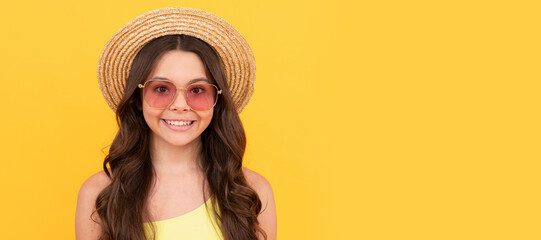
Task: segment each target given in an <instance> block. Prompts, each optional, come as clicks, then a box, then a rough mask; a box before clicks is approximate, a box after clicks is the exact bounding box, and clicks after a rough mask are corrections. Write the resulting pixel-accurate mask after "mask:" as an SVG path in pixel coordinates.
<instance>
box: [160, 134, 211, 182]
mask: <svg viewBox="0 0 541 240" xmlns="http://www.w3.org/2000/svg"><path fill="white" fill-rule="evenodd" d="M200 152H201V138H197V139H196V140H194V141H192V142H190V143H188V144H186V145H184V146H174V145H171V144H168V143H166V142H164V141H163V140H161V139H157V138H156V137H154V136H153V137H151V141H150V153H151V157H152V165H153V166H154V169H155V171H156V174H158V175H164V174H166V175H171V174H174V175H178V174H180V175H185V174H189V173H193V172H200V171H201V167H200V164H199V161H200Z"/></svg>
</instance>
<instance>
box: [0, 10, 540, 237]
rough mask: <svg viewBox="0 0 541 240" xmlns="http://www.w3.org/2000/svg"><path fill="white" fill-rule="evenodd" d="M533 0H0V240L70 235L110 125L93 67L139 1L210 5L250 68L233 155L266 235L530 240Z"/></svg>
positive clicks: (535, 179) (536, 160)
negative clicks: (267, 209) (261, 180)
mask: <svg viewBox="0 0 541 240" xmlns="http://www.w3.org/2000/svg"><path fill="white" fill-rule="evenodd" d="M535 2H536V1H418V0H415V1H344V0H333V1H292V0H277V1H254V0H227V1H226V0H223V1H218V0H216V1H210V0H209V1H202V0H197V1H196V0H194V1H134V0H130V1H127V0H123V1H105V0H95V1H67V0H66V1H9V2H3V4H2V5H3V6H2V10H1V12H2V13H1V14H0V35H1V38H0V56H1V57H0V75H1V76H2V78H1V79H2V84H1V86H0V97H1V100H2V101H1V104H2V107H1V116H2V117H1V118H0V119H1V120H0V126H1V127H0V131H1V132H0V134H1V136H2V137H1V140H0V141H1V144H0V146H1V151H2V164H1V168H0V189H1V200H0V216H1V217H0V228H1V234H0V236H1V237H0V238H1V239H72V238H74V214H75V205H76V200H77V199H76V198H77V192H78V189H79V187H80V186H81V184H82V183H83V181H84V180H85V179H86V178H87V177H88V176H90V175H91V174H93V173H95V172H97V171H99V170H100V169H101V164H102V161H103V158H104V152H106V151H107V146H108V145H109V144H110V142H111V140H112V139H113V136H114V134H115V130H116V125H115V121H114V114H113V112H112V111H111V110H110V109H109V108H108V107H107V105H106V103H105V101H104V100H103V98H102V95H101V93H100V91H99V88H98V84H97V79H96V65H97V60H98V57H99V54H100V53H101V50H102V48H103V46H104V45H105V43H106V42H107V40H108V39H109V38H110V37H111V36H112V35H113V34H114V33H115V32H116V31H117V30H118V29H119V28H120V27H122V26H123V25H124V24H125V23H127V22H128V21H129V20H131V19H133V18H134V17H136V16H138V15H140V14H142V13H145V12H147V11H150V10H153V9H157V8H162V7H170V6H185V7H194V8H199V9H203V10H206V11H210V12H212V13H214V14H216V15H219V16H221V17H222V18H224V19H226V20H227V21H229V22H230V23H231V24H232V25H234V26H235V27H236V28H237V29H238V30H239V31H240V32H241V33H242V34H243V35H244V37H245V38H246V39H247V41H248V42H249V43H250V45H251V47H252V49H253V51H254V53H255V57H256V61H257V80H256V90H255V94H254V96H253V98H252V100H251V102H250V104H249V105H248V107H247V108H246V109H245V110H244V112H243V113H242V114H241V117H242V120H243V122H244V124H245V127H246V132H247V136H248V141H249V143H248V149H247V153H246V158H245V165H246V166H247V167H249V168H251V169H253V170H255V171H257V172H259V173H261V174H262V175H264V176H265V177H266V178H267V179H268V180H269V181H270V182H271V184H272V186H273V188H274V192H275V196H276V204H277V208H278V224H279V225H278V236H279V239H416V240H424V239H541V228H540V226H541V208H540V200H541V194H540V183H541V179H540V170H541V169H540V167H541V164H540V160H541V156H540V152H539V150H540V144H541V128H540V126H541V121H540V120H541V115H540V113H539V110H540V109H539V107H540V105H539V104H540V102H541V101H540V95H541V94H540V90H541V89H540V86H541V84H540V80H541V76H540V73H539V72H540V67H539V66H540V64H541V60H540V59H541V51H540V44H541V39H540V34H539V32H540V31H539V29H540V23H541V21H540V20H541V19H540V14H539V13H540V10H541V8H540V7H539V5H538V4H536V3H535Z"/></svg>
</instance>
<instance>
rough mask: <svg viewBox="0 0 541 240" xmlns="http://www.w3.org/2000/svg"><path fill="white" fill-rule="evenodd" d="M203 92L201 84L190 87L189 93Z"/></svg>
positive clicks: (203, 88)
mask: <svg viewBox="0 0 541 240" xmlns="http://www.w3.org/2000/svg"><path fill="white" fill-rule="evenodd" d="M205 92H206V90H205V87H204V86H202V85H195V86H192V87H190V94H203V93H205Z"/></svg>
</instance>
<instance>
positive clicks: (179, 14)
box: [98, 8, 255, 113]
mask: <svg viewBox="0 0 541 240" xmlns="http://www.w3.org/2000/svg"><path fill="white" fill-rule="evenodd" d="M175 34H185V35H189V36H192V37H196V38H199V39H201V40H203V41H205V42H206V43H207V44H209V45H210V46H211V47H212V48H213V49H214V50H215V51H216V53H217V54H218V56H219V57H220V59H221V61H222V65H223V67H224V69H225V73H226V77H227V83H228V85H229V91H230V92H231V96H232V98H233V102H234V104H235V107H236V109H237V112H239V113H240V112H241V111H242V110H243V109H244V108H245V107H246V105H247V104H248V102H249V101H250V98H251V97H252V94H253V91H254V83H255V59H254V55H253V53H252V50H251V49H250V46H249V45H248V43H247V42H246V40H245V39H244V38H243V37H242V35H240V33H239V32H238V31H237V30H236V29H235V28H233V26H231V25H230V24H229V23H227V22H226V21H225V20H223V19H221V18H220V17H218V16H215V15H213V14H211V13H208V12H205V11H202V10H198V9H191V8H163V9H157V10H154V11H151V12H148V13H145V14H143V15H140V16H138V17H137V18H135V19H133V20H132V21H130V22H129V23H127V24H126V25H124V26H123V27H122V28H121V29H120V30H119V31H118V32H116V33H115V34H114V35H113V37H111V39H110V40H109V41H108V42H107V44H106V45H105V47H104V49H103V51H102V53H101V56H100V59H99V61H98V83H99V86H100V90H101V92H102V94H103V97H104V98H105V101H106V102H107V104H108V105H109V107H110V108H111V109H112V110H113V111H115V112H116V109H117V107H118V104H119V102H120V100H121V99H122V97H123V95H124V88H125V86H126V81H127V79H128V75H129V72H130V69H131V65H132V62H133V59H134V58H135V56H136V55H137V53H138V52H139V50H141V48H143V46H145V45H146V44H147V43H148V42H150V41H151V40H153V39H156V38H158V37H161V36H165V35H175Z"/></svg>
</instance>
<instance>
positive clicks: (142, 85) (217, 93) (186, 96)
mask: <svg viewBox="0 0 541 240" xmlns="http://www.w3.org/2000/svg"><path fill="white" fill-rule="evenodd" d="M149 82H168V83H171V84H173V86H175V94H174V95H173V98H172V99H171V102H170V103H169V104H167V106H165V107H153V106H150V104H149V103H148V102H147V100H146V99H145V91H143V101H145V102H146V103H147V104H148V106H150V107H151V108H155V109H167V108H169V107H170V106H171V104H173V102H174V101H175V99H176V98H177V92H178V91H179V90H184V91H183V92H184V101H186V105H188V107H189V108H190V110H192V111H196V112H204V111H208V110H210V109H212V108H213V107H214V106H216V103H218V95H220V94H222V90H221V89H219V88H218V86H216V85H214V84H212V83H207V82H205V83H192V84H188V85H187V86H186V87H185V88H177V85H175V84H174V83H173V82H171V81H169V80H148V81H146V82H145V83H144V84H140V83H139V84H138V85H137V87H138V88H142V89H143V88H145V87H146V86H147V83H149ZM201 84H205V85H210V86H213V87H214V88H216V99H215V101H214V104H213V105H212V106H211V107H210V108H209V109H206V110H195V109H193V108H192V106H190V104H188V89H189V88H190V86H191V85H201Z"/></svg>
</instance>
